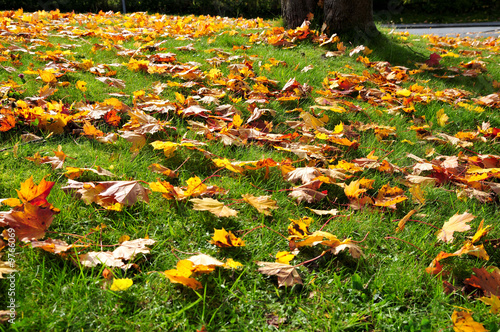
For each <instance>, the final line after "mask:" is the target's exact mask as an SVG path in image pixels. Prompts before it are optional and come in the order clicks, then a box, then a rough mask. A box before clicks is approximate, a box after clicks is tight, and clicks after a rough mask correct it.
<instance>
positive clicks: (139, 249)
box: [113, 239, 156, 261]
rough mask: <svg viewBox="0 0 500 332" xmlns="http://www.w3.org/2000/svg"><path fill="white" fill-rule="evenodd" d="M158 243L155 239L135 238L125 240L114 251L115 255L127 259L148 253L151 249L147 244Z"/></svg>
mask: <svg viewBox="0 0 500 332" xmlns="http://www.w3.org/2000/svg"><path fill="white" fill-rule="evenodd" d="M154 243H156V241H155V240H153V239H135V240H131V241H123V242H122V243H121V244H120V246H119V247H117V248H116V249H115V250H114V251H113V256H114V257H116V258H121V259H124V260H126V261H128V260H131V259H133V258H134V257H135V256H136V255H137V254H148V253H149V251H150V250H151V249H149V248H148V247H147V246H150V245H152V244H154Z"/></svg>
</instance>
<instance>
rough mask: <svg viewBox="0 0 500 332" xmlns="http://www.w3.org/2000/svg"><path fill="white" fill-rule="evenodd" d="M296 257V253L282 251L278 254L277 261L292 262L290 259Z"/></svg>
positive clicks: (282, 262)
mask: <svg viewBox="0 0 500 332" xmlns="http://www.w3.org/2000/svg"><path fill="white" fill-rule="evenodd" d="M294 258H295V255H294V254H292V253H291V252H289V251H280V252H278V253H277V254H276V263H281V264H290V261H291V260H292V259H294Z"/></svg>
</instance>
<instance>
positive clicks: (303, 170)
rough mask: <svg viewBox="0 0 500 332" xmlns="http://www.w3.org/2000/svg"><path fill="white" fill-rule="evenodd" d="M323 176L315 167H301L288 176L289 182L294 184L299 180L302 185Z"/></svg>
mask: <svg viewBox="0 0 500 332" xmlns="http://www.w3.org/2000/svg"><path fill="white" fill-rule="evenodd" d="M320 175H321V172H320V171H318V170H317V169H316V168H315V167H299V168H296V169H294V170H293V171H291V172H288V173H287V174H286V178H287V181H290V182H292V183H295V182H297V181H298V180H301V181H302V184H306V183H309V182H311V181H312V180H313V179H314V178H316V177H318V176H320Z"/></svg>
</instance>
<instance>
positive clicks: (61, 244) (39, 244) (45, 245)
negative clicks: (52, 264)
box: [31, 239, 73, 254]
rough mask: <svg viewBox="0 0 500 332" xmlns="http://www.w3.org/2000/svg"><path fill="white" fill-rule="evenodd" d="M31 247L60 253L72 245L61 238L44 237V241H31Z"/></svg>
mask: <svg viewBox="0 0 500 332" xmlns="http://www.w3.org/2000/svg"><path fill="white" fill-rule="evenodd" d="M31 247H32V248H41V249H43V250H45V251H48V252H52V253H54V254H60V253H62V252H65V251H68V250H69V249H71V248H72V247H73V245H69V244H67V243H66V242H65V241H63V240H57V239H46V240H44V241H32V242H31Z"/></svg>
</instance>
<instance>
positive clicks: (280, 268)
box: [256, 262, 302, 287]
mask: <svg viewBox="0 0 500 332" xmlns="http://www.w3.org/2000/svg"><path fill="white" fill-rule="evenodd" d="M256 264H257V265H259V266H261V267H260V268H259V269H258V271H259V272H260V273H262V274H267V275H270V276H274V275H275V276H277V277H278V287H282V286H293V285H297V284H299V285H302V279H301V278H300V275H299V273H298V272H297V270H296V269H295V266H292V265H288V264H281V263H271V262H256Z"/></svg>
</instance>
